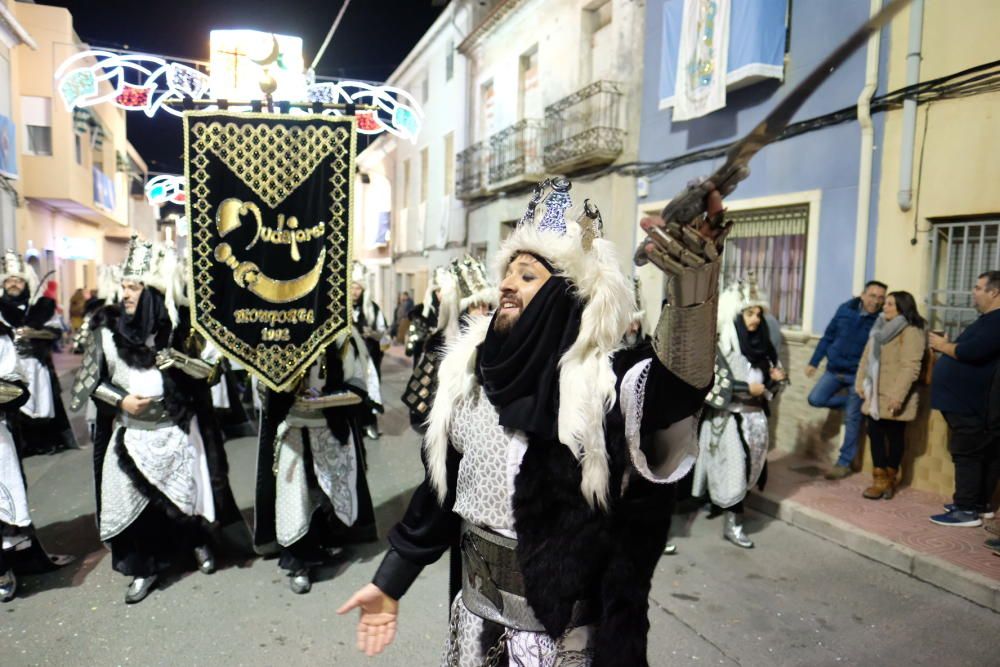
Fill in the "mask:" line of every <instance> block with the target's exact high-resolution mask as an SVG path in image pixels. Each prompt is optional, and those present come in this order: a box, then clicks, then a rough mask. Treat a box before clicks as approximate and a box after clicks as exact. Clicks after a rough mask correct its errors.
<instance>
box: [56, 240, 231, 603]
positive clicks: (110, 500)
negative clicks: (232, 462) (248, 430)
mask: <svg viewBox="0 0 1000 667" xmlns="http://www.w3.org/2000/svg"><path fill="white" fill-rule="evenodd" d="M167 259H169V254H168V253H167V252H165V251H163V252H161V251H156V250H154V248H153V247H152V245H151V244H149V243H140V242H139V241H138V240H137V238H136V237H134V236H133V237H132V240H131V242H130V243H129V248H128V257H127V258H126V260H125V263H124V264H123V265H122V283H121V286H122V302H121V304H120V305H109V306H105V307H104V308H102V309H101V310H99V311H98V312H97V314H96V315H95V316H94V318H93V321H92V323H91V330H92V332H93V334H92V335H93V341H92V344H91V345H90V347H89V348H88V350H87V353H86V355H85V357H84V360H83V365H82V367H81V369H80V374H79V375H78V376H77V381H76V383H75V385H74V388H73V403H72V407H73V408H74V409H79V407H80V406H81V405H82V404H83V402H84V401H85V400H87V399H88V398H90V399H92V400H94V401H95V402H97V403H98V411H99V413H98V420H97V421H98V423H97V429H96V431H97V436H96V438H95V442H94V468H95V469H94V473H95V477H96V479H95V482H96V483H95V488H96V491H97V517H98V528H99V531H100V537H101V540H102V541H104V542H107V543H108V544H109V545H110V547H111V559H112V563H111V565H112V567H113V568H114V569H115V571H117V572H121V573H122V574H124V575H126V576H130V577H132V582H131V583H130V584H129V586H128V589H127V591H126V593H125V602H126V603H128V604H133V603H136V602H140V601H142V600H143V599H145V598H146V596H147V595H148V594H149V592H150V590H151V589H152V588H153V586H154V585H155V584H156V581H157V578H158V576H159V573H160V572H161V571H163V570H165V569H166V568H167V567H169V566H170V565H171V564H174V563H176V562H178V560H179V559H180V558H182V557H185V556H186V557H188V558H189V557H190V556H189V555H188V554H190V553H194V556H195V561H196V562H197V565H198V568H199V569H200V570H201V571H202V572H204V573H206V574H209V573H211V572H213V571H214V570H215V558H214V556H213V554H212V551H211V549H210V548H209V546H208V544H209V539H210V532H209V528H210V526H211V525H212V523H213V522H215V520H216V516H217V508H218V507H220V506H222V504H223V503H220V502H218V501H217V499H216V498H215V497H214V495H213V483H212V482H213V475H212V474H211V471H210V469H209V466H210V459H209V457H208V455H207V453H206V447H205V442H204V437H203V434H202V430H201V429H202V425H201V424H200V423H199V416H198V408H197V406H196V405H194V403H195V401H196V396H193V395H191V394H190V393H185V392H184V391H183V390H182V389H181V385H182V384H183V378H182V375H190V376H193V377H199V376H200V377H205V376H206V375H207V373H208V372H210V370H211V369H210V368H208V367H207V364H205V363H204V362H202V361H201V360H199V359H193V358H190V357H187V356H186V355H183V354H182V353H180V352H178V351H176V350H174V351H170V348H171V338H172V332H173V325H172V323H171V320H170V314H169V309H168V305H167V300H166V298H165V296H164V295H165V294H168V293H169V291H170V285H171V283H172V280H173V267H171V266H169V265H168V264H169V262H168V261H164V260H167ZM161 366H162V368H163V370H161ZM179 379H181V383H178V380H179Z"/></svg>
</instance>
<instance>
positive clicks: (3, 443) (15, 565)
mask: <svg viewBox="0 0 1000 667" xmlns="http://www.w3.org/2000/svg"><path fill="white" fill-rule="evenodd" d="M28 398H29V396H28V391H27V383H26V382H25V381H24V377H23V376H22V375H21V365H20V360H19V358H18V354H17V351H16V350H15V349H14V342H13V332H12V331H11V330H10V329H9V328H8V327H6V326H4V325H2V324H0V491H2V493H0V537H2V539H3V543H2V545H0V602H9V601H10V600H12V599H14V596H15V595H16V593H17V576H16V573H15V571H20V572H31V573H36V572H45V571H48V570H53V569H55V568H57V567H61V566H63V565H66V564H67V563H71V562H72V561H73V558H71V557H69V556H49V555H48V554H46V553H45V551H44V550H43V549H42V547H41V545H40V544H39V543H38V539H37V538H36V537H35V531H34V528H33V527H32V524H31V515H30V513H29V510H28V492H27V487H26V485H25V483H24V472H23V470H22V469H21V459H20V457H19V456H18V453H17V445H16V444H15V442H14V437H13V434H12V433H11V429H10V420H11V415H12V414H15V413H16V412H17V410H18V408H20V407H21V406H22V405H23V404H24V403H25V402H27V401H28Z"/></svg>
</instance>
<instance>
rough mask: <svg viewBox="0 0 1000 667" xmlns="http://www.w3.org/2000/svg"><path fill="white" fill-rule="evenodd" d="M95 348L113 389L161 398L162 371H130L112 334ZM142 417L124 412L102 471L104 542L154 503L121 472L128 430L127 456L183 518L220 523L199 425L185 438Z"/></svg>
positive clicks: (165, 423) (100, 334) (101, 333)
mask: <svg viewBox="0 0 1000 667" xmlns="http://www.w3.org/2000/svg"><path fill="white" fill-rule="evenodd" d="M94 344H97V345H101V346H102V350H103V352H104V357H105V360H106V363H107V366H108V371H109V372H110V374H111V378H110V381H111V383H112V384H114V385H115V386H117V387H119V388H121V389H122V390H124V391H125V392H127V393H129V394H135V395H138V396H144V397H151V398H157V399H161V398H162V395H163V377H162V375H161V373H160V371H159V370H158V369H156V368H150V369H136V368H132V367H130V366H128V365H127V364H126V363H125V362H124V361H122V359H121V358H120V357H119V355H118V348H117V346H116V345H115V343H114V340H113V338H112V336H111V335H110V334H109V332H108V331H107V330H104V329H98V330H97V331H96V332H95V341H94ZM147 414H148V412H147ZM141 417H142V415H140V416H139V418H136V417H132V416H130V415H128V414H126V413H124V412H122V413H120V414H119V416H118V417H117V418H116V420H115V428H114V429H113V432H112V434H111V442H110V444H109V445H108V449H107V452H106V453H105V456H104V464H103V467H102V468H101V470H102V478H101V488H100V494H101V516H100V522H99V525H100V529H101V530H100V532H101V540H102V541H108V540H110V539H112V538H113V537H115V536H117V535H119V534H120V533H121V532H122V531H123V530H125V529H126V528H128V527H129V526H130V525H131V524H132V522H133V521H135V520H136V518H138V516H139V515H140V514H141V513H142V511H143V510H144V509H145V508H146V506H147V505H148V504H149V499H148V498H147V497H146V496H145V495H144V494H143V493H142V492H141V491H140V490H139V489H138V488H137V487H136V486H135V484H134V483H133V481H132V480H131V479H130V478H129V476H128V475H127V474H126V473H125V472H124V471H123V470H122V469H121V465H120V463H119V459H118V453H117V451H116V446H115V445H116V443H117V441H118V438H119V434H120V433H121V431H122V430H123V429H124V444H125V450H126V451H127V452H128V455H129V457H130V458H131V459H132V461H133V462H134V463H135V466H136V468H138V470H139V472H140V473H141V474H142V476H143V477H144V478H145V479H146V480H147V481H148V482H149V483H150V484H152V485H153V486H155V487H156V488H157V490H159V491H160V492H161V493H163V495H164V496H166V497H167V499H169V500H170V502H171V503H172V504H173V505H174V506H175V507H176V508H177V509H178V510H179V511H181V512H183V513H184V514H187V515H188V516H201V517H203V518H204V519H205V520H207V521H214V520H215V503H214V498H213V496H212V485H211V481H210V478H209V474H208V460H207V458H206V456H205V447H204V443H203V442H202V440H201V433H200V431H199V429H198V421H197V419H192V420H191V423H190V426H189V429H188V431H187V432H185V431H183V430H182V429H181V428H180V427H179V426H177V425H176V424H174V423H173V422H172V421H170V420H169V419H166V418H164V419H162V420H158V421H144V420H143V419H142V418H141Z"/></svg>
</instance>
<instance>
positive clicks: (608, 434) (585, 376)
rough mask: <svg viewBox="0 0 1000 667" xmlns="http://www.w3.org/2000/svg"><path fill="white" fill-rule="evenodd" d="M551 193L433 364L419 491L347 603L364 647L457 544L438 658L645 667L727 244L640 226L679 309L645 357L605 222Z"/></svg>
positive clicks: (376, 645)
mask: <svg viewBox="0 0 1000 667" xmlns="http://www.w3.org/2000/svg"><path fill="white" fill-rule="evenodd" d="M546 185H547V183H546V184H543V185H542V186H541V187H540V188H538V189H537V190H536V194H535V197H534V198H533V200H532V202H531V204H530V206H529V209H528V211H527V213H526V214H525V216H524V217H523V218H522V220H521V222H520V224H519V226H518V227H517V229H516V230H515V231H514V233H513V234H512V235H511V236H510V237H509V238H508V239H506V240H505V241H504V242H503V243H502V244H501V247H500V251H499V253H498V254H497V264H498V266H497V268H498V269H499V271H498V275H499V276H501V277H502V282H501V283H500V306H499V309H498V310H497V311H496V313H495V314H494V315H493V316H492V318H488V317H480V318H475V319H474V320H473V321H472V322H471V324H470V326H469V328H468V330H467V331H466V332H465V333H463V334H462V335H461V336H460V337H459V338H458V339H457V341H456V342H455V344H454V345H452V346H450V347H449V348H448V351H447V353H446V355H445V358H444V360H443V361H442V363H441V368H440V372H439V375H438V379H439V386H438V393H437V396H436V398H435V401H434V406H433V408H432V409H431V416H430V421H429V425H428V430H427V434H426V436H425V439H424V450H423V453H424V460H425V463H426V467H427V477H426V480H425V481H424V483H423V484H422V485H421V486H420V487H418V489H417V491H416V492H415V493H414V496H413V498H412V499H411V502H410V505H409V508H408V510H407V512H406V515H405V516H404V518H403V520H402V521H401V522H400V523H399V524H397V525H396V526H395V527H394V528H393V529H392V530H391V531H390V534H389V543H390V549H389V551H388V553H387V554H386V556H385V558H384V560H383V561H382V565H381V566H380V567H379V569H378V571H377V573H376V574H375V577H374V581H373V583H372V584H369V585H368V586H366V587H364V588H363V589H361V590H360V591H358V592H357V593H355V595H354V596H352V597H351V598H350V600H348V601H347V603H345V604H344V606H342V607H341V609H340V610H339V611H340V612H341V613H345V612H347V611H348V610H350V609H353V608H355V607H358V608H360V610H361V617H360V623H359V628H358V646H359V648H361V649H362V650H364V651H366V652H367V653H368V654H374V653H378V652H379V651H381V650H382V649H383V648H384V647H385V646H386V645H387V644H388V643H389V642H390V641H391V640H392V638H393V636H394V634H395V631H396V617H397V612H398V608H399V602H398V600H399V598H400V597H402V595H403V594H404V593H405V592H406V590H407V589H408V588H409V586H410V584H411V583H412V582H413V580H414V579H415V578H416V576H417V575H418V574H419V573H420V571H421V569H422V568H423V567H424V566H426V565H428V564H430V563H431V562H433V561H434V560H436V559H437V558H438V557H439V556H440V555H441V554H442V553H444V551H446V550H447V549H448V548H449V547H453V546H454V547H457V548H458V550H459V551H460V553H461V559H462V568H461V577H460V586H461V591H460V592H457V593H456V594H455V597H454V598H453V604H452V608H451V632H450V635H449V641H448V647H447V651H446V654H445V657H444V664H445V665H462V666H465V665H481V664H490V665H496V664H508V662H509V663H510V664H517V665H531V666H539V665H555V664H578V665H599V666H600V665H612V664H613V665H629V666H641V665H646V664H647V660H646V632H647V629H648V627H649V624H648V621H647V617H646V614H647V595H648V592H649V588H650V584H651V579H652V575H653V571H654V569H655V566H656V563H657V560H658V558H659V557H660V554H661V553H662V552H663V549H664V546H665V545H666V541H667V532H668V530H669V526H670V515H671V511H672V506H673V489H672V482H675V481H676V480H678V479H679V478H680V477H682V476H683V475H685V474H686V473H687V472H688V471H689V470H690V468H691V466H692V465H693V463H694V460H695V458H696V455H697V443H696V442H695V438H694V429H695V418H694V415H695V414H696V413H697V412H698V410H699V407H700V404H701V402H702V400H703V398H704V396H705V392H706V391H707V389H708V387H709V386H710V385H711V379H712V359H713V355H714V350H713V345H712V341H713V339H714V327H715V319H716V312H715V311H716V295H715V289H716V285H717V280H718V270H719V260H718V254H719V247H718V243H717V242H716V241H715V240H713V237H711V236H709V237H705V236H701V235H699V234H697V233H695V232H693V231H692V232H690V234H682V232H681V231H680V230H677V231H676V232H675V231H674V230H673V229H672V228H664V227H663V223H662V221H655V220H652V219H650V220H648V221H647V224H650V225H655V226H656V228H657V229H658V230H661V232H662V236H663V238H665V239H667V241H665V244H664V245H663V246H659V245H657V246H656V247H655V249H654V250H653V251H652V252H650V251H647V254H649V256H650V257H652V258H653V260H654V261H655V262H656V263H657V265H658V266H661V268H665V269H667V270H668V271H671V272H673V271H676V274H675V275H674V276H673V278H672V279H671V281H670V283H669V284H670V305H668V306H666V307H665V308H664V310H663V312H662V314H661V317H660V321H659V324H658V325H657V330H656V337H655V339H654V342H653V345H652V347H651V349H650V350H649V351H648V352H647V353H635V352H632V351H628V350H620V343H621V340H622V336H623V335H624V334H625V331H626V329H627V326H628V322H629V319H630V317H631V315H632V301H633V300H632V294H631V291H632V288H631V285H630V284H629V281H628V279H627V278H626V277H625V276H624V275H623V274H622V272H621V270H620V268H619V265H618V261H617V259H616V258H615V254H614V248H613V246H612V244H611V243H610V242H608V241H605V240H603V239H602V238H601V236H602V234H601V225H600V218H599V214H598V213H597V212H596V209H594V207H592V206H590V205H589V202H587V203H585V207H584V214H583V215H582V216H581V218H579V219H578V220H577V221H576V222H574V221H571V220H567V219H566V217H565V213H566V209H567V208H568V207H569V204H570V201H569V192H568V191H569V187H570V186H569V182H568V181H567V180H566V179H564V178H561V177H558V178H556V179H553V182H552V191H551V192H550V193H549V194H548V195H547V197H546V198H545V199H544V200H542V194H543V192H544V187H545V186H546ZM536 208H537V209H538V210H536ZM720 210H721V198H720V197H719V196H718V193H713V194H712V199H711V202H710V205H709V212H710V213H712V214H713V215H714V214H716V213H718V212H719V211H720ZM705 229H706V232H708V229H709V228H708V226H707V225H706V226H705ZM675 234H676V236H675ZM655 243H657V244H658V243H659V241H656V242H655ZM651 247H652V246H651ZM686 267H690V268H686ZM706 332H707V333H711V334H713V335H712V336H710V337H709V336H706ZM456 583H457V582H456Z"/></svg>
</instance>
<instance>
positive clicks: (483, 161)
mask: <svg viewBox="0 0 1000 667" xmlns="http://www.w3.org/2000/svg"><path fill="white" fill-rule="evenodd" d="M486 168H487V155H486V151H485V146H483V142H481V141H480V142H477V143H475V144H472V145H471V146H469V147H468V148H466V149H465V150H463V151H461V152H459V153H458V154H456V155H455V197H456V198H458V199H472V198H473V197H478V196H479V195H482V194H484V193H485V192H486Z"/></svg>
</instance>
